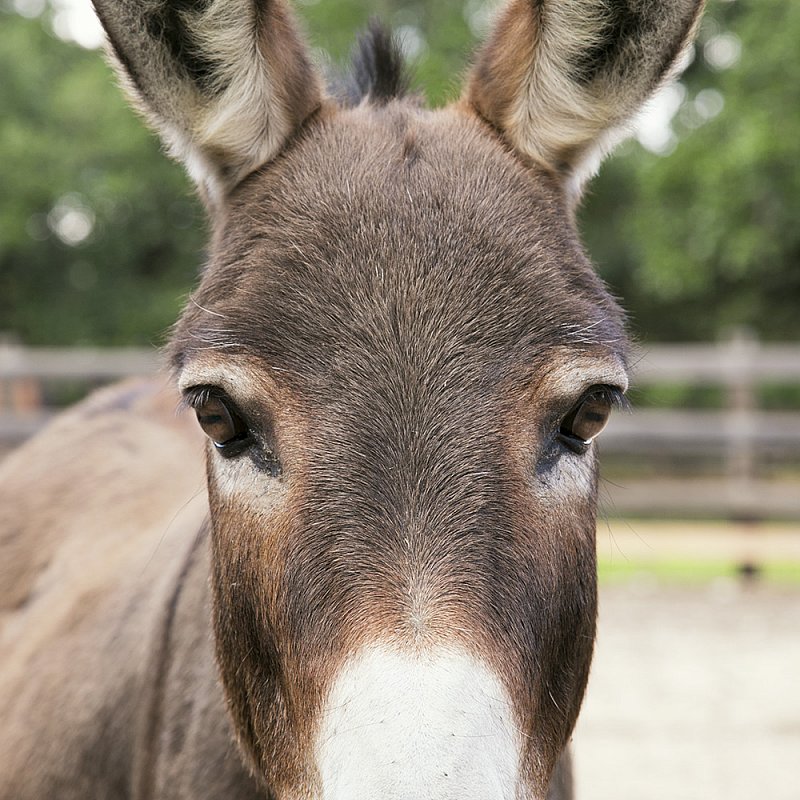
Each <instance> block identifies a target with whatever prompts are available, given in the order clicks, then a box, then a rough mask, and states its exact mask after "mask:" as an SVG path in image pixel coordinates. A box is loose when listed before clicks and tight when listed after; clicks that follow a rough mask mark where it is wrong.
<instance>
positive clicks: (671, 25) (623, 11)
mask: <svg viewBox="0 0 800 800" xmlns="http://www.w3.org/2000/svg"><path fill="white" fill-rule="evenodd" d="M703 5H704V0H512V1H511V2H510V3H508V5H507V7H506V8H505V9H504V11H503V12H502V14H501V17H500V19H499V21H498V23H497V25H496V27H495V29H494V32H493V33H492V35H491V37H490V39H489V41H488V42H487V43H486V45H485V46H484V48H483V50H482V51H481V53H480V55H479V57H478V60H477V64H476V66H475V68H474V70H473V72H472V75H471V78H470V81H469V84H468V86H467V90H466V97H467V100H468V102H469V103H471V104H472V105H473V107H474V108H475V109H476V110H477V111H478V113H479V114H481V116H483V117H484V118H485V119H487V120H488V121H489V122H491V123H492V124H493V125H494V126H495V127H496V128H498V129H499V130H500V131H501V132H502V133H503V135H504V136H505V137H506V139H507V140H508V141H509V143H510V144H511V146H512V147H514V148H515V149H516V150H517V151H519V152H520V153H522V154H523V155H525V156H526V157H528V158H531V159H534V160H535V161H537V162H539V163H541V164H544V165H545V166H547V167H549V168H550V169H551V170H553V171H555V172H558V173H560V174H561V175H563V177H564V180H565V181H566V185H567V189H568V191H569V194H570V196H571V197H572V198H573V200H577V199H578V198H579V196H580V194H581V191H582V189H583V185H584V183H585V182H586V180H587V179H588V178H589V177H591V176H592V175H593V174H594V172H595V171H596V170H597V167H598V166H599V165H600V161H601V160H602V158H603V157H604V156H605V155H606V154H607V153H608V152H609V151H610V150H611V148H612V147H614V145H616V144H617V143H618V142H619V141H620V140H621V139H622V138H624V136H625V134H626V132H627V131H626V126H627V125H628V124H629V122H630V120H631V118H632V117H633V116H634V114H635V113H636V112H637V111H638V110H639V109H640V108H641V106H642V105H643V104H644V102H645V101H646V100H647V99H648V98H649V97H650V96H651V95H652V94H653V92H654V91H655V90H656V89H657V88H658V87H659V86H660V85H661V84H662V83H663V82H664V81H665V80H667V79H668V78H669V77H671V75H672V74H673V73H674V71H675V65H676V64H677V63H679V61H680V56H681V54H682V53H683V51H684V49H685V48H686V47H687V46H688V45H689V44H690V42H691V40H692V38H693V35H694V32H695V29H696V27H697V24H698V20H699V17H700V13H701V11H702V8H703Z"/></svg>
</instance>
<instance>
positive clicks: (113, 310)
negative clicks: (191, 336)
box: [0, 12, 203, 344]
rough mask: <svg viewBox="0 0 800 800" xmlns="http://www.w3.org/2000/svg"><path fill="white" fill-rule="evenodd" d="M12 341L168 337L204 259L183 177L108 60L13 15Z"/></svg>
mask: <svg viewBox="0 0 800 800" xmlns="http://www.w3.org/2000/svg"><path fill="white" fill-rule="evenodd" d="M0 25H2V36H1V37H0V75H2V76H3V78H2V80H0V107H2V109H3V114H2V117H0V165H1V166H0V172H1V173H2V180H1V181H0V184H1V185H2V189H1V190H0V191H1V192H2V199H1V200H0V332H12V333H14V334H15V335H17V336H19V337H20V338H21V339H22V340H23V341H25V342H27V343H31V344H40V343H61V344H67V343H76V342H87V343H88V342H97V343H103V344H123V343H138V344H144V343H147V342H151V341H154V340H156V339H157V338H158V337H159V335H160V333H161V332H162V331H163V330H164V329H165V327H166V326H167V325H168V324H169V322H170V321H171V320H173V319H175V316H176V315H177V311H178V309H179V307H180V297H181V295H182V294H185V293H186V291H187V289H188V288H189V287H190V286H191V283H192V281H193V279H194V275H195V274H196V270H197V263H198V261H199V260H200V257H201V247H202V239H203V232H202V226H203V222H202V219H203V218H202V214H201V213H200V211H199V207H198V204H197V203H196V201H195V200H194V198H193V196H192V193H191V189H190V187H189V183H188V181H187V180H186V179H185V178H184V176H183V174H182V171H181V169H180V168H179V167H178V166H177V165H174V164H171V163H170V162H168V161H167V160H166V159H165V158H164V156H163V155H162V154H161V153H160V150H159V145H158V142H157V141H156V139H155V137H154V136H153V135H151V134H150V133H149V132H148V131H147V130H146V129H145V128H144V126H143V125H142V123H141V121H140V120H138V119H136V117H135V116H134V114H133V113H132V112H131V111H130V110H129V109H128V108H127V106H126V104H125V102H124V100H123V98H122V96H121V93H120V91H119V89H118V88H117V87H116V86H115V85H113V81H112V80H111V77H110V73H109V69H108V67H107V66H106V65H105V64H104V63H103V59H102V57H101V56H100V54H99V53H97V52H94V51H88V50H84V49H82V48H80V47H77V46H75V45H72V44H68V43H66V42H63V41H61V40H59V39H58V38H56V37H54V36H52V35H51V34H49V33H48V32H47V30H46V29H45V27H44V26H43V25H42V23H41V21H40V20H38V19H25V18H23V17H21V16H18V15H16V14H12V13H8V12H5V13H3V12H0Z"/></svg>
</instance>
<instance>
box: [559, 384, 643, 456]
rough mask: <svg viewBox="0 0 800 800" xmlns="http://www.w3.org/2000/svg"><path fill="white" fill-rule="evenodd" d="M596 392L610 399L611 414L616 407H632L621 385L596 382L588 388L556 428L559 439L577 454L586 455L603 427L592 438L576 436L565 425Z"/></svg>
mask: <svg viewBox="0 0 800 800" xmlns="http://www.w3.org/2000/svg"><path fill="white" fill-rule="evenodd" d="M596 394H602V395H604V397H605V398H606V400H607V401H608V409H609V414H610V413H611V411H613V410H615V409H627V408H629V407H630V404H629V401H628V399H627V398H626V397H625V393H624V390H623V389H622V388H621V387H619V386H612V385H610V384H603V383H600V384H594V385H593V386H590V387H589V388H588V389H586V390H585V391H584V392H583V393H582V394H581V396H580V397H579V398H578V400H577V401H576V402H575V403H573V404H572V406H571V407H570V410H569V411H568V412H567V413H566V414H564V415H563V416H562V417H561V418H560V420H559V422H558V428H557V430H556V439H557V441H558V442H559V443H560V444H561V445H563V446H564V447H565V448H566V449H568V450H569V451H571V452H572V453H574V454H576V455H585V454H586V453H587V452H588V451H589V449H590V448H591V446H592V442H594V440H595V439H596V438H597V437H598V436H599V435H600V433H602V430H603V429H601V430H600V431H599V432H598V433H597V434H596V435H595V436H592V437H591V438H590V439H582V438H581V437H580V436H576V435H575V434H574V433H572V432H571V431H569V430H568V429H565V426H566V425H568V424H569V420H570V419H571V418H572V419H574V417H575V416H576V415H577V413H578V411H579V410H580V408H581V406H582V405H583V404H584V403H585V402H586V400H588V399H589V398H590V397H592V395H596Z"/></svg>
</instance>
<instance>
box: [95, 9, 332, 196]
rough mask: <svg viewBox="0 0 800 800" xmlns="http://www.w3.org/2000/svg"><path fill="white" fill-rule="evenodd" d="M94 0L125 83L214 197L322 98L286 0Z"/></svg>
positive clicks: (266, 155) (272, 150)
mask: <svg viewBox="0 0 800 800" xmlns="http://www.w3.org/2000/svg"><path fill="white" fill-rule="evenodd" d="M93 2H94V6H95V10H96V11H97V14H98V16H99V17H100V20H101V22H102V23H103V27H104V28H105V29H106V33H107V34H108V38H109V43H110V45H111V50H112V55H113V56H114V60H115V62H116V66H117V71H118V72H119V74H120V76H121V77H122V81H123V84H124V85H125V87H126V89H128V91H129V93H130V94H131V95H132V96H133V99H134V102H135V104H136V105H137V106H138V107H139V108H140V110H141V111H142V112H143V113H144V115H145V117H147V119H148V120H149V121H150V122H151V124H152V125H153V127H154V128H155V129H156V130H157V131H158V132H159V134H160V135H161V138H162V139H163V140H164V141H165V142H166V144H167V145H168V147H169V149H170V151H171V153H172V155H174V156H175V157H176V158H177V159H179V160H180V161H183V163H184V164H185V165H186V168H187V169H188V171H189V174H190V175H191V177H192V178H193V179H194V180H195V182H196V183H197V184H198V186H199V188H200V190H201V193H203V194H204V195H205V198H206V201H207V202H208V203H209V205H211V206H212V207H213V206H216V205H219V204H220V203H221V201H222V199H223V198H224V197H225V195H226V194H227V193H228V192H230V190H231V189H232V188H233V187H234V186H235V185H236V184H237V183H238V182H239V181H240V180H241V179H242V178H243V177H244V176H245V175H247V174H248V173H250V172H252V171H253V170H255V169H257V168H258V167H260V166H261V165H262V164H264V163H266V162H267V161H269V160H270V159H272V158H274V156H275V155H276V154H277V153H278V152H279V151H280V150H281V148H282V147H283V146H284V144H285V143H286V141H287V140H288V138H289V137H290V136H291V135H292V133H294V132H295V131H296V130H297V128H298V127H299V126H300V125H301V124H302V122H303V121H304V120H305V119H306V118H307V117H308V116H309V115H310V114H311V113H312V112H313V111H314V110H315V109H316V108H317V107H318V106H319V104H320V98H321V89H320V80H319V78H318V76H317V72H316V70H315V69H314V68H313V67H312V66H311V63H310V59H309V57H308V54H307V52H306V48H305V46H304V43H303V42H302V40H301V38H300V36H299V35H298V33H297V30H296V26H295V24H294V19H293V17H292V15H291V12H290V10H289V9H288V8H287V6H286V4H285V2H284V0H93Z"/></svg>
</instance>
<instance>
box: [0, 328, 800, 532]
mask: <svg viewBox="0 0 800 800" xmlns="http://www.w3.org/2000/svg"><path fill="white" fill-rule="evenodd" d="M161 363H162V360H161V357H160V355H159V354H158V352H157V351H155V350H148V349H134V348H124V349H99V348H66V349H59V348H27V347H19V346H13V345H8V344H0V453H2V452H3V451H4V450H8V449H9V448H10V447H13V446H15V445H17V444H19V443H20V442H21V441H23V440H24V439H26V438H27V437H29V436H31V435H33V434H34V433H36V431H38V430H39V429H40V428H41V427H43V425H44V424H46V422H47V421H48V420H49V419H50V418H51V417H52V416H53V414H54V413H56V409H54V408H51V407H49V406H48V404H47V401H46V397H45V396H46V392H45V391H44V388H43V387H45V386H49V385H51V384H53V383H54V382H56V383H57V382H83V383H85V384H86V386H87V387H91V386H95V385H100V384H102V383H107V382H109V381H113V380H117V379H120V378H125V377H130V376H142V375H152V374H155V373H156V372H157V371H158V370H159V368H160V366H161ZM765 383H780V384H800V345H797V344H762V343H760V342H758V341H755V340H753V339H750V338H746V337H741V336H740V337H738V338H734V339H732V340H730V341H727V342H722V343H719V344H685V345H684V344H681V345H652V346H648V347H646V348H641V349H640V351H639V352H638V354H637V355H636V356H635V358H634V364H633V386H634V387H635V388H644V387H648V386H653V385H658V384H683V385H698V384H702V385H704V386H707V385H708V386H718V387H721V388H722V390H723V394H724V403H723V406H724V407H722V408H719V409H715V410H698V409H680V408H642V409H638V410H637V409H635V408H634V410H633V411H632V412H631V413H624V412H622V413H617V414H616V415H615V416H614V417H613V418H612V422H611V423H610V425H609V428H608V430H607V431H606V432H605V433H604V434H603V436H602V438H601V440H600V443H601V452H602V454H603V456H604V457H611V458H612V459H614V461H615V463H617V462H620V461H623V462H624V460H625V459H628V460H630V461H632V462H633V463H635V464H637V465H641V464H645V465H646V468H642V469H641V472H642V474H641V475H637V474H636V470H634V477H624V478H619V479H616V478H615V479H612V480H609V481H606V482H604V485H603V488H602V491H601V497H602V498H603V499H604V501H605V507H606V510H607V511H608V512H610V513H631V514H683V513H685V514H708V515H724V516H729V517H731V516H732V517H741V518H756V519H757V518H760V517H766V516H778V517H789V518H794V519H800V413H797V412H791V411H765V410H762V409H760V408H759V407H758V402H757V390H758V387H759V385H762V384H765ZM776 459H777V460H779V461H780V460H783V461H789V462H792V461H794V467H793V468H794V470H795V472H792V471H791V470H790V474H789V475H788V477H787V475H781V476H780V477H777V478H775V477H773V478H771V479H769V480H765V479H764V478H763V477H759V464H760V463H761V462H763V461H764V460H767V461H774V460H776ZM670 460H671V461H672V462H676V463H678V464H688V463H690V462H692V461H693V460H694V461H698V460H705V461H708V460H712V461H715V463H716V464H717V474H712V475H703V476H701V477H697V476H695V477H691V478H681V476H680V474H678V475H677V476H676V475H674V474H666V473H664V474H658V469H659V468H660V467H659V464H660V463H662V462H664V461H670ZM650 462H652V465H651V466H647V465H648V464H650ZM673 471H674V470H673ZM679 472H680V467H679Z"/></svg>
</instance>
